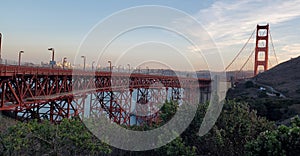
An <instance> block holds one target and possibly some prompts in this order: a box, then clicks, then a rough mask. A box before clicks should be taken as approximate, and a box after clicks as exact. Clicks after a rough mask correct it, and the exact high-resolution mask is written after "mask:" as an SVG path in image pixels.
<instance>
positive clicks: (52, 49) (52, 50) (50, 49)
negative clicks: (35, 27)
mask: <svg viewBox="0 0 300 156" xmlns="http://www.w3.org/2000/svg"><path fill="white" fill-rule="evenodd" d="M48 50H49V51H51V52H52V60H51V62H52V63H51V66H52V68H53V65H54V48H48Z"/></svg>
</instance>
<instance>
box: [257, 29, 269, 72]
mask: <svg viewBox="0 0 300 156" xmlns="http://www.w3.org/2000/svg"><path fill="white" fill-rule="evenodd" d="M268 51H269V24H267V25H257V28H256V44H255V61H254V76H256V75H257V74H258V69H259V66H263V68H264V71H266V70H268V61H269V58H268Z"/></svg>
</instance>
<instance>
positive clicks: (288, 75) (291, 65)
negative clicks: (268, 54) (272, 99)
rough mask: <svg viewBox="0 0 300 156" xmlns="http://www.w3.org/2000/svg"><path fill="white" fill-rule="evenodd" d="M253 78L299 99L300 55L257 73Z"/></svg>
mask: <svg viewBox="0 0 300 156" xmlns="http://www.w3.org/2000/svg"><path fill="white" fill-rule="evenodd" d="M254 80H255V81H256V82H258V83H262V84H266V85H270V86H272V87H273V88H274V89H276V90H278V91H280V92H282V93H283V94H284V95H286V96H287V97H290V98H296V99H300V56H299V57H297V58H293V59H291V60H289V61H286V62H283V63H281V64H279V65H277V66H276V67H274V68H272V69H270V70H268V71H266V72H263V73H261V74H258V75H257V76H256V77H255V78H254Z"/></svg>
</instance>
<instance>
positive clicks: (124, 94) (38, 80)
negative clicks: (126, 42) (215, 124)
mask: <svg viewBox="0 0 300 156" xmlns="http://www.w3.org/2000/svg"><path fill="white" fill-rule="evenodd" d="M210 83H211V80H209V79H195V78H180V80H179V78H178V77H175V76H174V77H173V76H158V75H144V74H134V73H133V74H128V73H111V72H95V71H83V70H71V69H50V68H40V67H39V68H38V67H26V66H12V65H0V87H1V92H0V100H1V101H0V111H3V113H7V114H8V115H11V116H13V117H15V118H17V119H18V120H30V119H39V120H42V119H48V120H50V121H53V122H56V121H60V120H61V119H63V118H70V117H72V116H78V115H79V116H83V117H85V116H88V117H98V116H99V115H101V114H102V115H103V113H104V114H105V115H106V116H107V117H108V118H110V119H111V120H112V121H114V122H116V123H118V124H122V125H130V124H131V121H130V120H131V117H132V116H135V117H136V123H138V124H145V123H146V124H151V123H154V122H159V119H158V116H157V113H158V112H159V111H158V110H159V107H158V106H157V104H158V103H162V102H164V101H165V100H166V99H172V100H182V99H184V100H188V101H189V102H192V103H197V102H199V101H202V102H203V101H205V100H208V98H209V94H210ZM199 94H200V95H199ZM199 96H200V98H199V99H197V98H196V97H199ZM144 105H147V107H143V106H144ZM145 108H147V109H145ZM139 114H141V115H139ZM145 114H146V115H145Z"/></svg>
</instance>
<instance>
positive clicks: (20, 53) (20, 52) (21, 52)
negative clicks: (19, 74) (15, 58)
mask: <svg viewBox="0 0 300 156" xmlns="http://www.w3.org/2000/svg"><path fill="white" fill-rule="evenodd" d="M23 53H24V51H19V66H20V65H21V55H22V54H23Z"/></svg>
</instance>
